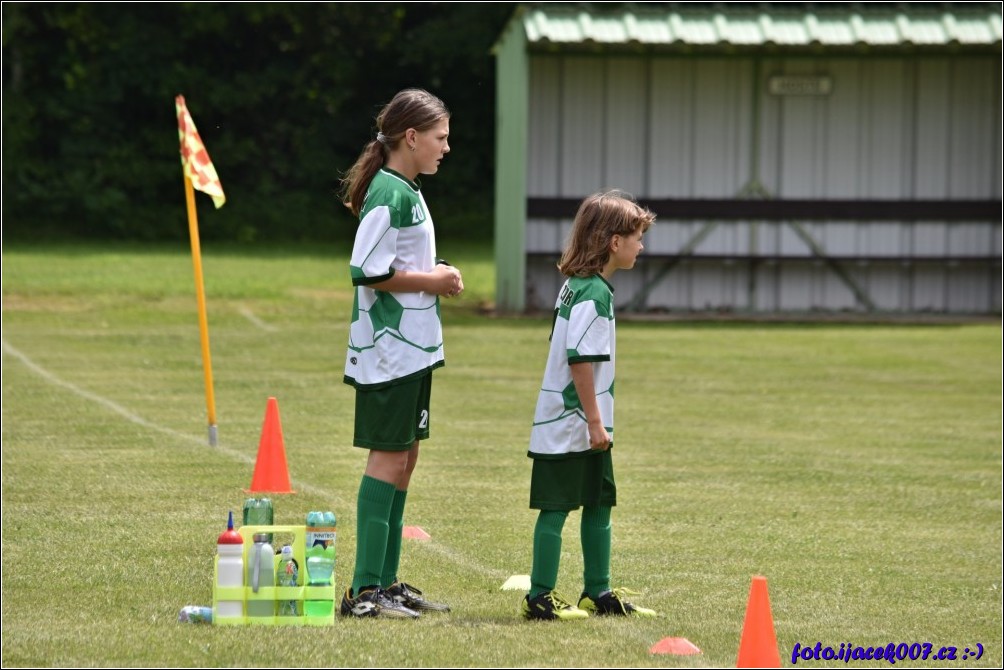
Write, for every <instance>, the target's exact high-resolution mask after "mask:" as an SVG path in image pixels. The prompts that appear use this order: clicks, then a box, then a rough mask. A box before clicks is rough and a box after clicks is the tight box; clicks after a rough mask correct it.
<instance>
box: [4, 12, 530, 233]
mask: <svg viewBox="0 0 1004 670" xmlns="http://www.w3.org/2000/svg"><path fill="white" fill-rule="evenodd" d="M515 7H516V6H515V4H512V3H481V4H474V3H471V4H468V3H281V4H280V3H236V4H231V3H143V4H138V3H137V4H123V3H113V4H108V3H51V4H50V3H5V4H4V5H3V159H4V165H3V228H4V233H5V234H7V235H8V236H13V237H15V238H38V237H49V236H73V237H92V238H101V239H106V238H121V239H136V240H146V239H176V238H177V237H178V236H179V234H180V232H179V231H182V230H184V229H185V226H186V225H187V224H186V218H185V208H184V192H183V186H182V179H181V167H180V159H179V153H178V136H177V122H176V119H175V109H174V98H175V96H176V95H178V94H181V95H184V96H185V99H186V102H187V105H188V108H189V111H190V112H191V113H192V117H193V119H194V120H195V124H196V126H197V127H198V129H199V134H200V135H201V136H202V139H203V141H204V142H205V144H206V147H207V149H208V150H209V153H210V155H211V157H212V160H213V164H214V165H215V167H216V169H217V172H218V173H219V175H220V179H221V181H222V183H223V188H224V191H225V192H226V195H227V204H226V206H224V207H223V208H222V209H220V210H213V208H212V204H211V202H210V201H209V199H208V198H206V197H204V196H202V195H197V198H196V200H197V203H198V207H199V224H200V235H202V236H203V237H204V238H208V239H227V240H238V241H280V240H281V241H314V240H336V239H350V238H351V236H352V233H353V232H354V229H355V222H354V221H353V220H352V218H351V216H350V215H349V214H348V212H347V211H345V210H344V208H343V207H342V206H341V204H340V203H339V202H338V199H337V197H336V195H335V191H336V189H337V186H338V180H339V178H340V176H341V174H342V173H344V172H345V170H347V169H348V168H349V166H350V165H351V164H352V162H353V161H354V160H355V158H356V157H357V155H358V153H359V151H360V150H361V148H362V146H363V145H364V144H365V142H366V141H368V140H369V139H370V138H371V137H372V136H373V134H374V132H375V126H374V118H375V116H376V114H377V112H378V111H379V109H380V107H381V106H382V105H383V104H384V103H385V102H387V101H388V100H389V99H390V98H391V96H393V94H394V93H395V92H396V91H397V90H399V89H401V88H404V87H407V86H418V87H422V88H426V89H428V90H430V91H432V92H433V93H435V94H437V95H439V96H440V97H442V98H443V100H444V101H445V102H446V103H447V105H448V106H449V107H450V110H451V112H452V119H451V123H450V129H451V141H450V144H451V147H452V148H453V151H452V153H451V154H450V156H449V157H448V158H447V160H446V162H444V165H443V169H442V171H441V172H440V173H439V175H437V176H436V177H433V178H430V179H427V180H426V182H425V184H424V190H425V191H426V194H427V197H428V199H429V201H430V205H431V207H432V209H433V216H434V218H435V220H436V223H437V227H439V228H444V229H447V230H450V231H452V232H455V233H456V234H462V235H468V236H473V237H483V238H487V237H490V234H491V225H492V214H493V212H492V208H493V207H492V193H493V172H494V166H493V156H494V125H495V123H494V108H495V63H494V58H493V57H492V55H491V53H490V50H491V47H492V44H493V43H494V41H495V40H496V39H497V37H498V35H499V34H500V33H501V31H502V28H503V26H504V24H505V22H506V21H507V20H508V19H509V18H510V16H511V15H512V13H513V11H514V10H515Z"/></svg>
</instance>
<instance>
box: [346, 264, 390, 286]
mask: <svg viewBox="0 0 1004 670" xmlns="http://www.w3.org/2000/svg"><path fill="white" fill-rule="evenodd" d="M393 276H394V268H391V269H390V272H388V273H387V274H385V275H380V276H379V277H353V278H352V285H353V286H369V285H371V284H379V283H380V282H382V281H387V280H388V279H390V278H391V277H393Z"/></svg>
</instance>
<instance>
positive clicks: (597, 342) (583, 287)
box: [528, 275, 616, 458]
mask: <svg viewBox="0 0 1004 670" xmlns="http://www.w3.org/2000/svg"><path fill="white" fill-rule="evenodd" d="M614 326H615V323H614V289H613V286H611V285H610V284H609V283H607V281H606V280H605V279H603V277H601V276H600V275H593V276H592V277H585V278H582V277H569V278H568V279H567V280H566V281H565V283H564V285H563V286H562V287H561V291H560V292H559V294H558V300H557V302H556V303H555V306H554V326H553V327H552V329H551V348H550V351H549V353H548V355H547V365H546V367H545V368H544V381H543V384H542V385H541V388H540V395H539V396H537V409H536V411H535V412H534V416H533V428H532V429H531V431H530V449H529V454H528V455H529V456H531V457H532V458H561V457H565V456H570V455H576V454H581V453H583V452H588V451H590V449H589V428H588V426H587V424H586V415H585V413H584V412H583V411H582V403H581V402H579V395H578V393H577V392H576V390H575V383H574V382H573V381H572V371H571V368H570V367H569V366H570V365H571V364H572V363H587V362H588V363H592V366H593V384H594V389H595V393H596V403H597V405H598V406H599V409H600V417H601V418H602V419H603V425H604V427H605V428H606V429H607V432H608V433H610V439H611V442H612V441H613V435H614V358H615V355H614V352H615V348H616V333H615V328H614Z"/></svg>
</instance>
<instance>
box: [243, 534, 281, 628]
mask: <svg viewBox="0 0 1004 670" xmlns="http://www.w3.org/2000/svg"><path fill="white" fill-rule="evenodd" d="M247 585H248V586H250V587H251V592H252V593H258V591H259V590H260V589H261V587H263V586H274V585H275V549H273V548H272V545H271V544H270V543H269V541H268V533H255V534H254V546H253V547H251V553H250V554H248V564H247ZM248 616H249V617H273V616H275V600H274V599H272V600H254V599H251V598H248Z"/></svg>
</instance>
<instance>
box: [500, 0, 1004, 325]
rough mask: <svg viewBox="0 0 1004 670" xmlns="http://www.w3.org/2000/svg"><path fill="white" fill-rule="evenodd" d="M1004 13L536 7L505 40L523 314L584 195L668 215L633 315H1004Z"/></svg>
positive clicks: (505, 265)
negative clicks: (633, 202)
mask: <svg viewBox="0 0 1004 670" xmlns="http://www.w3.org/2000/svg"><path fill="white" fill-rule="evenodd" d="M1001 34H1002V21H1001V4H1000V3H997V2H993V3H982V2H978V3H871V2H869V3H638V4H623V3H614V4H610V5H606V6H605V5H604V4H602V3H601V4H562V3H559V4H556V3H538V4H529V5H521V6H520V7H519V8H518V9H517V10H516V12H515V13H514V15H513V17H512V19H511V20H510V21H509V22H508V24H507V25H506V27H505V28H504V30H503V32H502V34H501V35H500V36H499V38H498V40H497V42H496V44H495V46H494V53H495V55H496V64H497V96H496V100H497V102H496V105H497V114H496V123H497V127H496V141H497V157H496V161H497V164H496V178H495V179H496V183H495V254H496V267H497V270H496V272H497V285H496V306H497V309H498V310H499V311H501V312H510V313H518V312H524V311H533V310H550V309H551V307H552V306H553V300H554V296H555V295H556V292H557V290H558V288H559V287H560V284H561V282H562V280H563V278H562V277H561V276H560V275H559V273H558V272H557V270H556V269H555V263H556V261H557V259H558V256H559V254H560V251H561V248H562V245H563V243H564V241H565V238H566V237H567V234H568V231H569V229H570V226H571V222H572V219H573V217H574V215H575V211H576V208H577V206H578V203H579V202H580V201H581V199H582V198H583V197H584V196H586V195H588V194H590V193H592V192H594V191H597V190H600V189H605V188H612V187H617V188H622V189H624V190H626V191H629V192H631V193H632V194H633V195H635V196H636V197H637V199H638V200H639V201H640V202H641V203H643V204H645V205H647V206H648V207H650V208H651V209H652V210H653V211H655V212H656V214H657V215H658V222H657V225H656V226H655V227H654V228H653V229H652V230H651V231H650V232H649V233H648V234H647V235H646V240H645V247H646V249H645V252H644V253H643V254H642V256H641V257H640V259H639V263H638V266H636V268H635V269H634V270H633V271H631V272H623V273H618V274H617V275H615V276H614V285H615V288H616V304H617V305H618V308H619V309H621V310H628V311H634V312H638V313H651V312H685V313H686V312H729V313H799V314H806V313H808V314H811V313H819V314H824V313H840V312H852V313H896V314H915V313H935V314H982V315H985V314H995V313H996V314H1000V313H1001V181H1002V174H1001V142H1002V137H1001Z"/></svg>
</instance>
